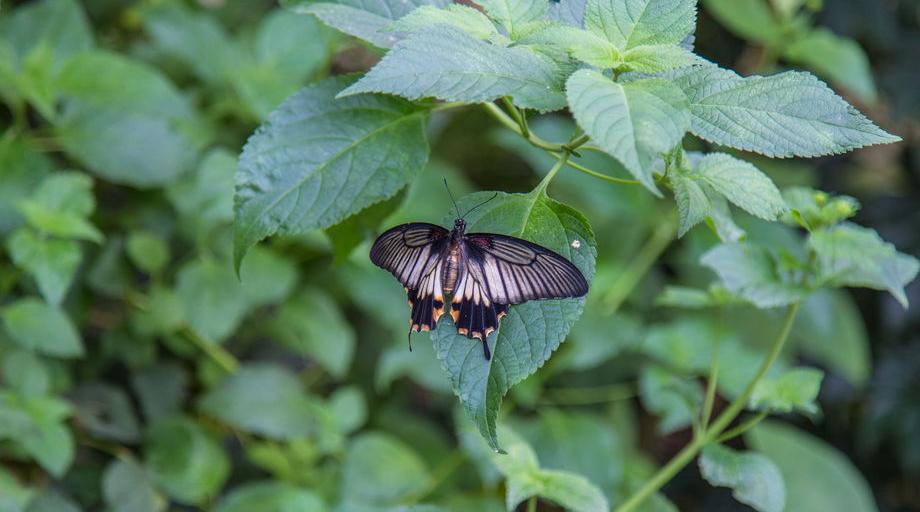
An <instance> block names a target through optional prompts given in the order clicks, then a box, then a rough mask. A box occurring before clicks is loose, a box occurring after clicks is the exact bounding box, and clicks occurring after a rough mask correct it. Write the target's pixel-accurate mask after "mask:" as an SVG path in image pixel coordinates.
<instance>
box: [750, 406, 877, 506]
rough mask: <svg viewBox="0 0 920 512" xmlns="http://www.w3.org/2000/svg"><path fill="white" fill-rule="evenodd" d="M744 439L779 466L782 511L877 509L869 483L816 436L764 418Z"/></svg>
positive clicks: (843, 458)
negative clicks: (783, 501)
mask: <svg viewBox="0 0 920 512" xmlns="http://www.w3.org/2000/svg"><path fill="white" fill-rule="evenodd" d="M745 440H746V441H747V443H748V445H749V446H752V447H753V448H754V449H756V450H757V451H758V452H760V453H763V454H764V455H766V456H767V457H768V458H769V459H770V460H771V461H773V463H774V464H776V466H777V467H779V471H780V473H782V475H783V481H784V482H785V484H786V508H785V511H786V512H806V511H813V510H848V511H852V512H876V511H877V510H878V508H877V507H876V505H875V500H874V499H873V497H872V491H871V489H870V488H869V484H868V483H867V482H866V480H865V479H864V478H863V476H862V475H860V474H859V471H858V470H857V469H856V468H855V467H854V466H853V463H852V462H850V461H849V460H847V458H846V457H845V456H844V455H843V454H842V453H840V452H839V451H837V450H836V449H834V448H833V447H831V446H829V445H827V444H826V443H824V442H823V441H821V440H820V439H818V438H815V437H813V436H811V435H809V434H806V433H805V432H802V431H800V430H798V429H796V428H795V427H792V426H790V425H785V424H782V423H778V422H773V421H765V422H763V423H761V424H760V425H758V426H757V427H755V428H754V429H752V430H751V431H749V432H748V434H747V435H746V436H745Z"/></svg>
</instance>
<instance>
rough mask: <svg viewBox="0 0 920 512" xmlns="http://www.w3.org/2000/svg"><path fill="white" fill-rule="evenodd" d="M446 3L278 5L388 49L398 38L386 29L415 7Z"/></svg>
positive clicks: (352, 0) (389, 0) (306, 1)
mask: <svg viewBox="0 0 920 512" xmlns="http://www.w3.org/2000/svg"><path fill="white" fill-rule="evenodd" d="M449 4H450V2H449V1H448V0H343V1H339V2H334V3H333V2H316V1H313V0H281V5H282V6H284V7H286V8H288V9H291V10H292V11H294V12H297V13H304V14H306V13H309V14H313V15H315V16H316V17H317V18H319V19H320V20H321V21H322V22H323V23H325V24H326V25H329V26H330V27H333V28H336V29H338V30H340V31H342V32H344V33H346V34H348V35H352V36H355V37H358V38H361V39H363V40H365V41H367V42H369V43H372V44H374V45H376V46H379V47H380V48H390V47H392V46H393V45H394V44H395V43H396V42H397V41H399V36H398V35H397V34H394V33H392V32H388V31H387V30H386V28H387V27H388V26H389V25H390V23H392V22H393V20H398V19H400V18H402V17H403V16H405V15H407V14H409V13H410V12H412V11H413V10H414V9H415V8H416V7H419V6H423V5H431V6H435V7H446V6H447V5H449Z"/></svg>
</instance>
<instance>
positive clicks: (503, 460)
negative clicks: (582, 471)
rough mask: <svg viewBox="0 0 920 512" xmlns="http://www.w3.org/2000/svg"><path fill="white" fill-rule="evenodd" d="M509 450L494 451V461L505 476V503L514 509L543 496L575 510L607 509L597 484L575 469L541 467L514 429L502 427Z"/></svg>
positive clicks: (596, 511) (580, 511) (604, 511)
mask: <svg viewBox="0 0 920 512" xmlns="http://www.w3.org/2000/svg"><path fill="white" fill-rule="evenodd" d="M501 435H502V439H505V445H506V446H507V449H508V453H506V454H499V453H493V454H492V456H491V458H492V462H493V464H495V466H496V467H497V468H498V470H499V471H500V472H501V473H502V474H503V475H504V476H505V478H506V482H505V505H506V506H507V508H508V510H514V509H515V508H516V507H517V506H518V505H519V504H520V503H523V502H524V501H525V500H527V499H529V498H531V497H537V496H538V497H541V498H545V499H548V500H551V501H554V502H556V503H557V504H559V505H561V506H563V507H565V508H566V509H567V510H572V511H574V512H606V511H608V510H610V506H609V505H608V504H607V498H605V497H604V494H603V493H602V492H601V491H600V489H598V488H597V487H596V486H595V485H594V484H592V483H591V482H589V481H588V480H587V479H586V478H585V477H583V476H581V475H577V474H575V473H569V472H566V471H556V470H543V469H540V463H539V461H538V460H537V455H536V453H534V451H533V449H532V448H531V447H530V445H528V444H527V443H526V442H525V441H524V440H523V438H521V437H520V436H518V435H517V434H516V433H515V432H514V431H512V430H510V429H507V428H502V429H501Z"/></svg>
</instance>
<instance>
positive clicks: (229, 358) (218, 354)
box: [179, 326, 240, 373]
mask: <svg viewBox="0 0 920 512" xmlns="http://www.w3.org/2000/svg"><path fill="white" fill-rule="evenodd" d="M179 334H180V335H181V336H182V337H183V338H185V339H187V340H188V341H190V342H192V344H193V345H195V346H196V347H198V349H199V350H201V351H202V352H204V354H205V355H206V356H208V357H209V358H211V360H212V361H214V362H215V363H217V366H220V367H221V368H222V369H223V370H224V371H226V372H227V373H236V372H237V370H239V369H240V362H239V361H237V359H236V358H235V357H233V354H231V353H230V352H227V350H226V349H225V348H224V347H222V346H220V345H218V344H217V343H214V342H213V341H211V340H209V339H207V338H205V337H204V336H202V335H200V334H198V332H197V331H195V329H192V328H191V327H189V326H185V327H182V328H181V329H179Z"/></svg>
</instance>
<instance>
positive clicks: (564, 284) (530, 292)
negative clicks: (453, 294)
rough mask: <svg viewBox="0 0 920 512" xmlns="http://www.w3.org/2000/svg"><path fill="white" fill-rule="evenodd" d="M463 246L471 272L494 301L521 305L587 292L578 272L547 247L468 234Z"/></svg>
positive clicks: (585, 283) (575, 295)
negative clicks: (537, 300)
mask: <svg viewBox="0 0 920 512" xmlns="http://www.w3.org/2000/svg"><path fill="white" fill-rule="evenodd" d="M464 243H465V249H466V250H465V251H464V252H465V253H466V254H467V259H468V260H469V267H470V270H471V272H473V274H474V276H475V277H476V279H477V280H478V281H479V282H480V283H483V284H484V288H485V289H486V292H487V293H488V295H489V297H491V298H492V300H494V301H496V302H499V303H503V304H520V303H522V302H527V301H529V300H535V299H562V298H568V297H581V296H582V295H584V294H586V293H588V282H587V281H586V280H585V277H584V276H583V275H582V273H581V271H580V270H578V268H577V267H576V266H575V265H573V264H572V263H571V262H570V261H569V260H567V259H565V258H564V257H562V256H560V255H559V254H557V253H555V252H553V251H551V250H549V249H547V248H546V247H542V246H540V245H537V244H535V243H533V242H528V241H527V240H522V239H520V238H514V237H511V236H505V235H493V234H489V233H474V234H470V235H467V236H466V237H464Z"/></svg>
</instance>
